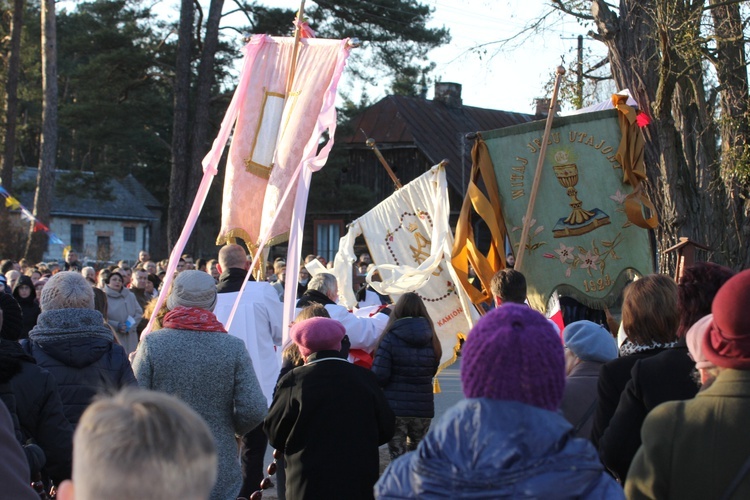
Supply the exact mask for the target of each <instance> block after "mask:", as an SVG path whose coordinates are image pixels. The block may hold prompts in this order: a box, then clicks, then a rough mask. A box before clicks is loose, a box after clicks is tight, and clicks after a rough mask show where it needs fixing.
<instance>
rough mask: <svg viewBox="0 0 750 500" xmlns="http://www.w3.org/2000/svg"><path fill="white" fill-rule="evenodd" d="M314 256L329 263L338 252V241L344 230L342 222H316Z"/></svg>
mask: <svg viewBox="0 0 750 500" xmlns="http://www.w3.org/2000/svg"><path fill="white" fill-rule="evenodd" d="M314 225H315V241H314V246H315V254H316V255H320V256H322V257H323V258H324V259H325V260H326V261H328V262H331V261H332V260H333V259H334V257H336V252H338V251H339V239H340V238H341V233H342V232H343V230H344V221H343V220H316V221H315V222H314Z"/></svg>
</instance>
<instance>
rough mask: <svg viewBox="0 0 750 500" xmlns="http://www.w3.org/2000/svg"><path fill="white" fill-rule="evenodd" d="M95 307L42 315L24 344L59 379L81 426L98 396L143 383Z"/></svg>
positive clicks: (70, 415)
mask: <svg viewBox="0 0 750 500" xmlns="http://www.w3.org/2000/svg"><path fill="white" fill-rule="evenodd" d="M113 339H114V337H113V335H112V331H111V330H110V329H109V327H108V326H106V325H105V324H104V319H103V318H102V315H101V314H100V313H99V312H98V311H94V310H93V309H59V310H52V311H46V312H43V313H42V314H41V315H39V320H38V321H37V325H36V327H34V329H33V330H31V332H30V333H29V338H28V339H27V340H23V341H22V343H21V345H22V346H23V348H24V350H25V351H26V353H27V354H29V355H31V356H33V357H34V359H36V362H37V364H38V365H39V366H41V367H42V368H45V369H47V370H49V372H50V373H52V375H53V376H54V377H55V380H57V386H58V389H59V391H60V398H61V399H62V403H63V408H64V410H65V416H66V417H67V419H68V421H69V422H70V423H71V424H72V425H73V427H75V426H76V425H78V420H79V419H80V418H81V414H82V413H83V411H84V410H85V409H86V407H87V406H88V405H89V404H90V403H91V400H92V399H93V398H94V396H95V395H96V394H97V393H99V392H101V391H106V390H116V389H120V388H121V387H124V386H137V385H138V383H137V382H136V380H135V376H134V375H133V369H132V368H131V367H130V362H129V361H128V358H127V355H126V354H125V350H124V349H123V348H122V346H120V345H117V344H115V343H114V342H113Z"/></svg>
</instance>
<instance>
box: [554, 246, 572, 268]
mask: <svg viewBox="0 0 750 500" xmlns="http://www.w3.org/2000/svg"><path fill="white" fill-rule="evenodd" d="M573 250H574V248H573V247H569V246H566V245H565V243H560V248H558V249H557V250H555V253H556V254H557V255H558V256H559V258H560V263H561V264H565V263H566V262H567V261H569V260H573V259H574V256H573Z"/></svg>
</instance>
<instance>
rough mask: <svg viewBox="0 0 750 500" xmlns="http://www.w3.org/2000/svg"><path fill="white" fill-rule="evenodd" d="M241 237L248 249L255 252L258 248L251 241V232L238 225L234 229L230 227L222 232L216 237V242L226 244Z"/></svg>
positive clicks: (234, 241)
mask: <svg viewBox="0 0 750 500" xmlns="http://www.w3.org/2000/svg"><path fill="white" fill-rule="evenodd" d="M237 238H241V239H242V241H244V242H245V245H246V246H247V248H248V250H250V253H251V254H252V253H254V251H255V250H257V248H258V247H257V246H256V245H255V244H253V243H250V242H251V241H252V238H251V237H250V235H249V234H247V231H245V230H244V229H242V228H241V227H236V228H233V229H230V230H228V231H226V232H225V233H224V234H220V235H219V236H217V237H216V244H217V245H226V244H229V243H236V239H237Z"/></svg>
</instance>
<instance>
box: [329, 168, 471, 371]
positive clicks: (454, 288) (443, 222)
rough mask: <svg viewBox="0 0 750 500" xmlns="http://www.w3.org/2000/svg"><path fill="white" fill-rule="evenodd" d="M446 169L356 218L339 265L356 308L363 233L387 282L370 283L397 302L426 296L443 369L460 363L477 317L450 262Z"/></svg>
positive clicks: (347, 299)
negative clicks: (357, 243)
mask: <svg viewBox="0 0 750 500" xmlns="http://www.w3.org/2000/svg"><path fill="white" fill-rule="evenodd" d="M449 210H450V206H449V203H448V187H447V182H446V178H445V169H444V168H443V167H442V166H440V165H437V166H435V167H433V168H432V169H431V170H430V171H428V172H426V173H425V174H423V175H421V176H420V177H418V178H416V179H415V180H413V181H412V182H410V183H408V184H407V185H405V186H404V187H402V188H401V189H399V190H398V191H396V192H395V193H394V194H393V195H391V196H390V197H388V198H387V199H386V200H384V201H383V202H382V203H380V204H379V205H378V206H376V207H375V208H373V209H372V210H370V211H369V212H367V213H366V214H365V215H363V216H362V217H360V218H359V219H357V220H355V221H354V222H352V223H351V225H350V226H349V232H348V233H347V234H346V235H345V236H344V237H343V238H341V241H340V243H339V252H338V253H337V254H336V259H335V262H334V273H335V274H336V278H337V279H338V281H339V295H340V298H341V300H342V302H343V303H344V304H345V305H346V306H347V307H349V308H350V309H352V308H354V307H355V306H356V304H357V301H356V298H355V297H354V292H353V290H352V264H353V263H354V261H355V255H354V240H355V239H356V238H357V237H358V236H359V235H362V236H363V237H364V238H365V240H366V241H367V247H368V249H369V252H370V256H371V257H372V260H373V262H374V263H375V264H376V268H375V269H377V270H378V271H379V273H380V275H381V277H382V279H383V281H382V282H377V281H371V278H372V274H373V272H374V271H375V269H373V270H371V271H370V273H369V274H368V275H367V281H368V282H370V283H371V285H372V287H373V288H374V289H375V290H377V291H378V292H380V293H383V294H386V295H390V296H391V297H392V299H393V300H394V302H395V301H396V300H398V297H399V296H400V295H401V294H403V293H406V292H411V291H413V292H416V293H417V294H419V296H420V297H421V298H422V300H423V301H424V303H425V306H426V307H427V311H428V312H429V314H430V317H431V318H432V321H433V323H434V325H435V331H436V333H437V335H438V337H439V338H440V343H441V345H442V348H443V358H442V359H441V367H443V366H447V365H448V364H450V363H451V362H452V361H454V360H455V349H456V348H457V347H458V340H459V338H460V337H461V336H465V335H467V334H468V333H469V330H470V329H471V325H472V324H473V322H474V320H475V319H476V318H478V314H477V312H476V310H475V309H474V306H472V305H471V303H470V301H469V299H468V296H467V295H466V293H465V292H464V290H463V288H462V287H461V286H459V285H458V284H457V283H458V281H457V279H456V276H455V273H454V270H453V266H452V265H451V264H450V259H451V249H452V248H453V235H452V233H451V228H450V225H449V222H448V214H449Z"/></svg>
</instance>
